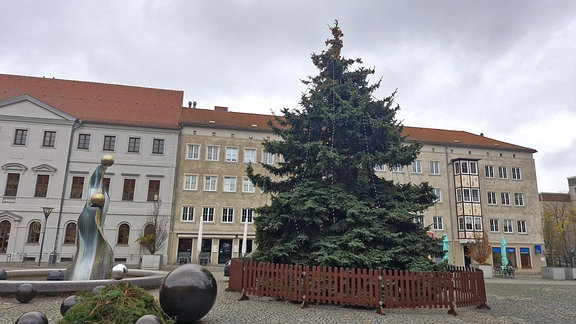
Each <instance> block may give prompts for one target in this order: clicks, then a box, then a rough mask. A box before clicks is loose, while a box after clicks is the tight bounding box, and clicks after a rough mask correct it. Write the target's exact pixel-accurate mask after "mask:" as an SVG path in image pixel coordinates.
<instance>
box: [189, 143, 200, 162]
mask: <svg viewBox="0 0 576 324" xmlns="http://www.w3.org/2000/svg"><path fill="white" fill-rule="evenodd" d="M201 148H202V147H201V146H200V144H193V143H189V144H186V160H200V149H201Z"/></svg>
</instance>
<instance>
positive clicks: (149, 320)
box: [136, 315, 162, 324]
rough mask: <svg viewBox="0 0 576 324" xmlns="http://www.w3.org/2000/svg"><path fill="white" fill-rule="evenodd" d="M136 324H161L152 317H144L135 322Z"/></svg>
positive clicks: (156, 318)
mask: <svg viewBox="0 0 576 324" xmlns="http://www.w3.org/2000/svg"><path fill="white" fill-rule="evenodd" d="M136 324H162V322H160V320H159V319H158V317H156V316H154V315H144V316H142V317H140V318H139V319H138V320H137V321H136Z"/></svg>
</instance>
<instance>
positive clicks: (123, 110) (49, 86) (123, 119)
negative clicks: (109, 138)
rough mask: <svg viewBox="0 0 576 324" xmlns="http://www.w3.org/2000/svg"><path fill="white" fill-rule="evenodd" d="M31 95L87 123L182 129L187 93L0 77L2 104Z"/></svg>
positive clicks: (23, 77)
mask: <svg viewBox="0 0 576 324" xmlns="http://www.w3.org/2000/svg"><path fill="white" fill-rule="evenodd" d="M24 94H28V95H30V96H32V97H34V98H36V99H38V100H40V101H42V102H44V103H46V104H48V105H50V106H52V107H54V108H56V109H59V110H61V111H63V112H65V113H67V114H69V115H72V116H74V117H75V118H78V119H81V120H83V121H86V122H94V123H104V124H116V125H131V126H147V127H160V128H174V129H177V128H179V124H178V122H179V117H180V111H181V108H182V98H183V96H184V93H183V92H182V91H175V90H162V89H152V88H142V87H132V86H123V85H114V84H105V83H95V82H84V81H71V80H60V79H52V78H37V77H28V76H19V75H9V74H0V101H1V100H6V99H11V98H15V97H18V96H21V95H24Z"/></svg>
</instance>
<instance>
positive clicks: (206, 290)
mask: <svg viewBox="0 0 576 324" xmlns="http://www.w3.org/2000/svg"><path fill="white" fill-rule="evenodd" d="M217 293H218V287H217V286H216V279H215V278H214V276H213V275H212V273H211V272H210V271H208V270H207V269H206V268H204V267H201V266H199V265H197V264H191V263H188V264H184V265H181V266H180V267H178V268H176V269H174V270H172V271H170V273H168V275H167V276H166V278H164V280H163V281H162V285H161V286H160V294H159V297H160V298H159V299H160V306H161V307H162V310H164V313H166V314H167V315H168V316H170V317H176V322H177V323H194V322H196V321H197V320H199V319H201V318H202V317H204V315H206V314H208V312H209V311H210V309H212V306H214V302H215V301H216V295H217Z"/></svg>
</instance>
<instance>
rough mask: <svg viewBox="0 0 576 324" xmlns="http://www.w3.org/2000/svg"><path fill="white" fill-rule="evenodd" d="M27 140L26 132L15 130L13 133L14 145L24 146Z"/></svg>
mask: <svg viewBox="0 0 576 324" xmlns="http://www.w3.org/2000/svg"><path fill="white" fill-rule="evenodd" d="M27 139H28V130H27V129H21V128H17V129H16V130H15V131H14V142H13V143H14V145H26V140H27Z"/></svg>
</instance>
